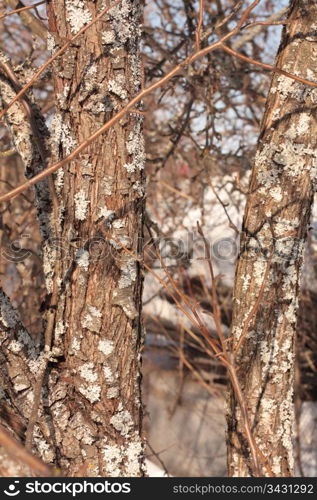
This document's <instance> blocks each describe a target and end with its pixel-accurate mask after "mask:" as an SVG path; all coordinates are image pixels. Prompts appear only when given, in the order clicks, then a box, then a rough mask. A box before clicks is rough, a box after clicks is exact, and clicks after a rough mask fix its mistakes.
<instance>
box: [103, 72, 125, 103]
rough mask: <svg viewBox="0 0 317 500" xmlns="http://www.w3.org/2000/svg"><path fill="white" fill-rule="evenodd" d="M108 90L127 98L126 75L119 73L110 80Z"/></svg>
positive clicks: (121, 97)
mask: <svg viewBox="0 0 317 500" xmlns="http://www.w3.org/2000/svg"><path fill="white" fill-rule="evenodd" d="M108 90H109V92H112V93H113V94H115V95H116V96H118V97H120V99H122V100H124V99H126V98H127V97H128V92H127V90H126V79H125V77H124V75H117V76H116V78H115V79H112V80H109V81H108Z"/></svg>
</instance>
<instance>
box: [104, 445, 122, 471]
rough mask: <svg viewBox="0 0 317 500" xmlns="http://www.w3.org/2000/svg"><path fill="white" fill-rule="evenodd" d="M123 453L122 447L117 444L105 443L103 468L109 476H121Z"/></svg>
mask: <svg viewBox="0 0 317 500" xmlns="http://www.w3.org/2000/svg"><path fill="white" fill-rule="evenodd" d="M123 458H124V455H123V453H122V448H121V447H120V446H117V445H115V444H114V445H112V446H111V445H106V446H105V447H104V449H103V461H104V468H105V471H106V472H107V475H108V476H109V477H118V476H121V475H122V474H121V464H122V461H123Z"/></svg>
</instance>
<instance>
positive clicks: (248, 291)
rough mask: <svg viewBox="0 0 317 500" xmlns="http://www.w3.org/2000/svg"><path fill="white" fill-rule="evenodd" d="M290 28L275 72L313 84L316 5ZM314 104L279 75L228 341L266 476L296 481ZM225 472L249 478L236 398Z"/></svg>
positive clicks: (316, 136)
mask: <svg viewBox="0 0 317 500" xmlns="http://www.w3.org/2000/svg"><path fill="white" fill-rule="evenodd" d="M289 20H290V23H289V24H288V25H286V27H285V29H284V32H283V36H282V42H281V46H280V49H279V52H278V57H277V61H276V65H277V67H278V68H280V69H282V70H284V71H287V72H289V73H292V74H294V75H297V76H299V77H303V78H306V79H308V80H311V81H314V82H316V81H317V51H316V46H315V41H316V21H317V5H316V2H314V1H312V0H305V1H303V0H293V1H292V2H291V6H290V13H289ZM316 104H317V90H316V89H312V88H311V87H308V86H306V85H304V84H302V83H300V82H298V81H294V80H293V79H290V78H288V77H287V76H285V75H283V74H280V73H278V72H276V73H275V75H274V77H273V80H272V84H271V89H270V92H269V96H268V99H267V104H266V111H265V115H264V118H263V122H262V127H261V133H260V138H259V143H258V149H257V154H256V157H255V162H254V167H253V171H252V176H251V181H250V188H249V195H248V201H247V206H246V210H245V216H244V223H243V231H242V241H241V249H240V255H239V261H238V265H237V270H236V280H235V288H234V307H233V322H232V336H233V341H232V342H233V348H234V349H236V355H235V356H236V357H235V362H236V366H237V368H238V375H239V378H240V382H241V387H242V390H243V393H244V398H245V401H246V404H247V408H248V411H249V416H250V421H251V427H252V431H253V434H254V437H255V441H256V443H257V447H258V455H259V461H260V463H261V474H262V475H269V474H271V473H273V474H274V475H276V476H291V475H292V474H293V442H292V439H293V421H294V408H293V373H294V339H295V329H296V311H297V301H298V292H299V278H300V272H301V265H302V259H303V248H304V244H305V239H306V234H307V230H308V224H309V220H310V213H311V205H312V199H313V192H314V187H315V183H316V167H317V148H316V141H317V127H316ZM263 281H265V284H264V285H263V286H262V284H263ZM257 300H258V302H259V303H260V305H259V307H258V308H257V307H255V305H256V303H257ZM254 309H257V310H256V312H255V313H254ZM261 454H263V455H264V457H265V458H266V465H265V459H264V458H263V457H262V458H261ZM228 471H229V475H230V476H250V475H252V474H253V470H252V463H251V459H250V451H249V449H248V445H247V442H246V439H245V436H244V430H243V426H242V422H241V413H240V409H239V407H238V405H237V400H236V397H235V394H234V393H233V392H232V391H231V394H230V402H229V407H228Z"/></svg>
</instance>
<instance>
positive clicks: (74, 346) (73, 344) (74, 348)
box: [70, 337, 81, 354]
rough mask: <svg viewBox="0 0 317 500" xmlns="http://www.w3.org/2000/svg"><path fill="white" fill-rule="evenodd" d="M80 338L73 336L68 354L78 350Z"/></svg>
mask: <svg viewBox="0 0 317 500" xmlns="http://www.w3.org/2000/svg"><path fill="white" fill-rule="evenodd" d="M80 347H81V340H80V339H79V338H78V337H73V339H72V342H71V345H70V354H72V353H74V352H78V351H80Z"/></svg>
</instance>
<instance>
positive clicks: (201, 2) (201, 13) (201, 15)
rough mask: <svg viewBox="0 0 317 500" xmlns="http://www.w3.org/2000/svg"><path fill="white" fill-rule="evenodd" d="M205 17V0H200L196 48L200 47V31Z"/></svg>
mask: <svg viewBox="0 0 317 500" xmlns="http://www.w3.org/2000/svg"><path fill="white" fill-rule="evenodd" d="M203 18H204V0H199V19H198V25H197V29H196V31H195V40H196V50H199V49H200V32H201V28H202V25H203Z"/></svg>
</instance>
